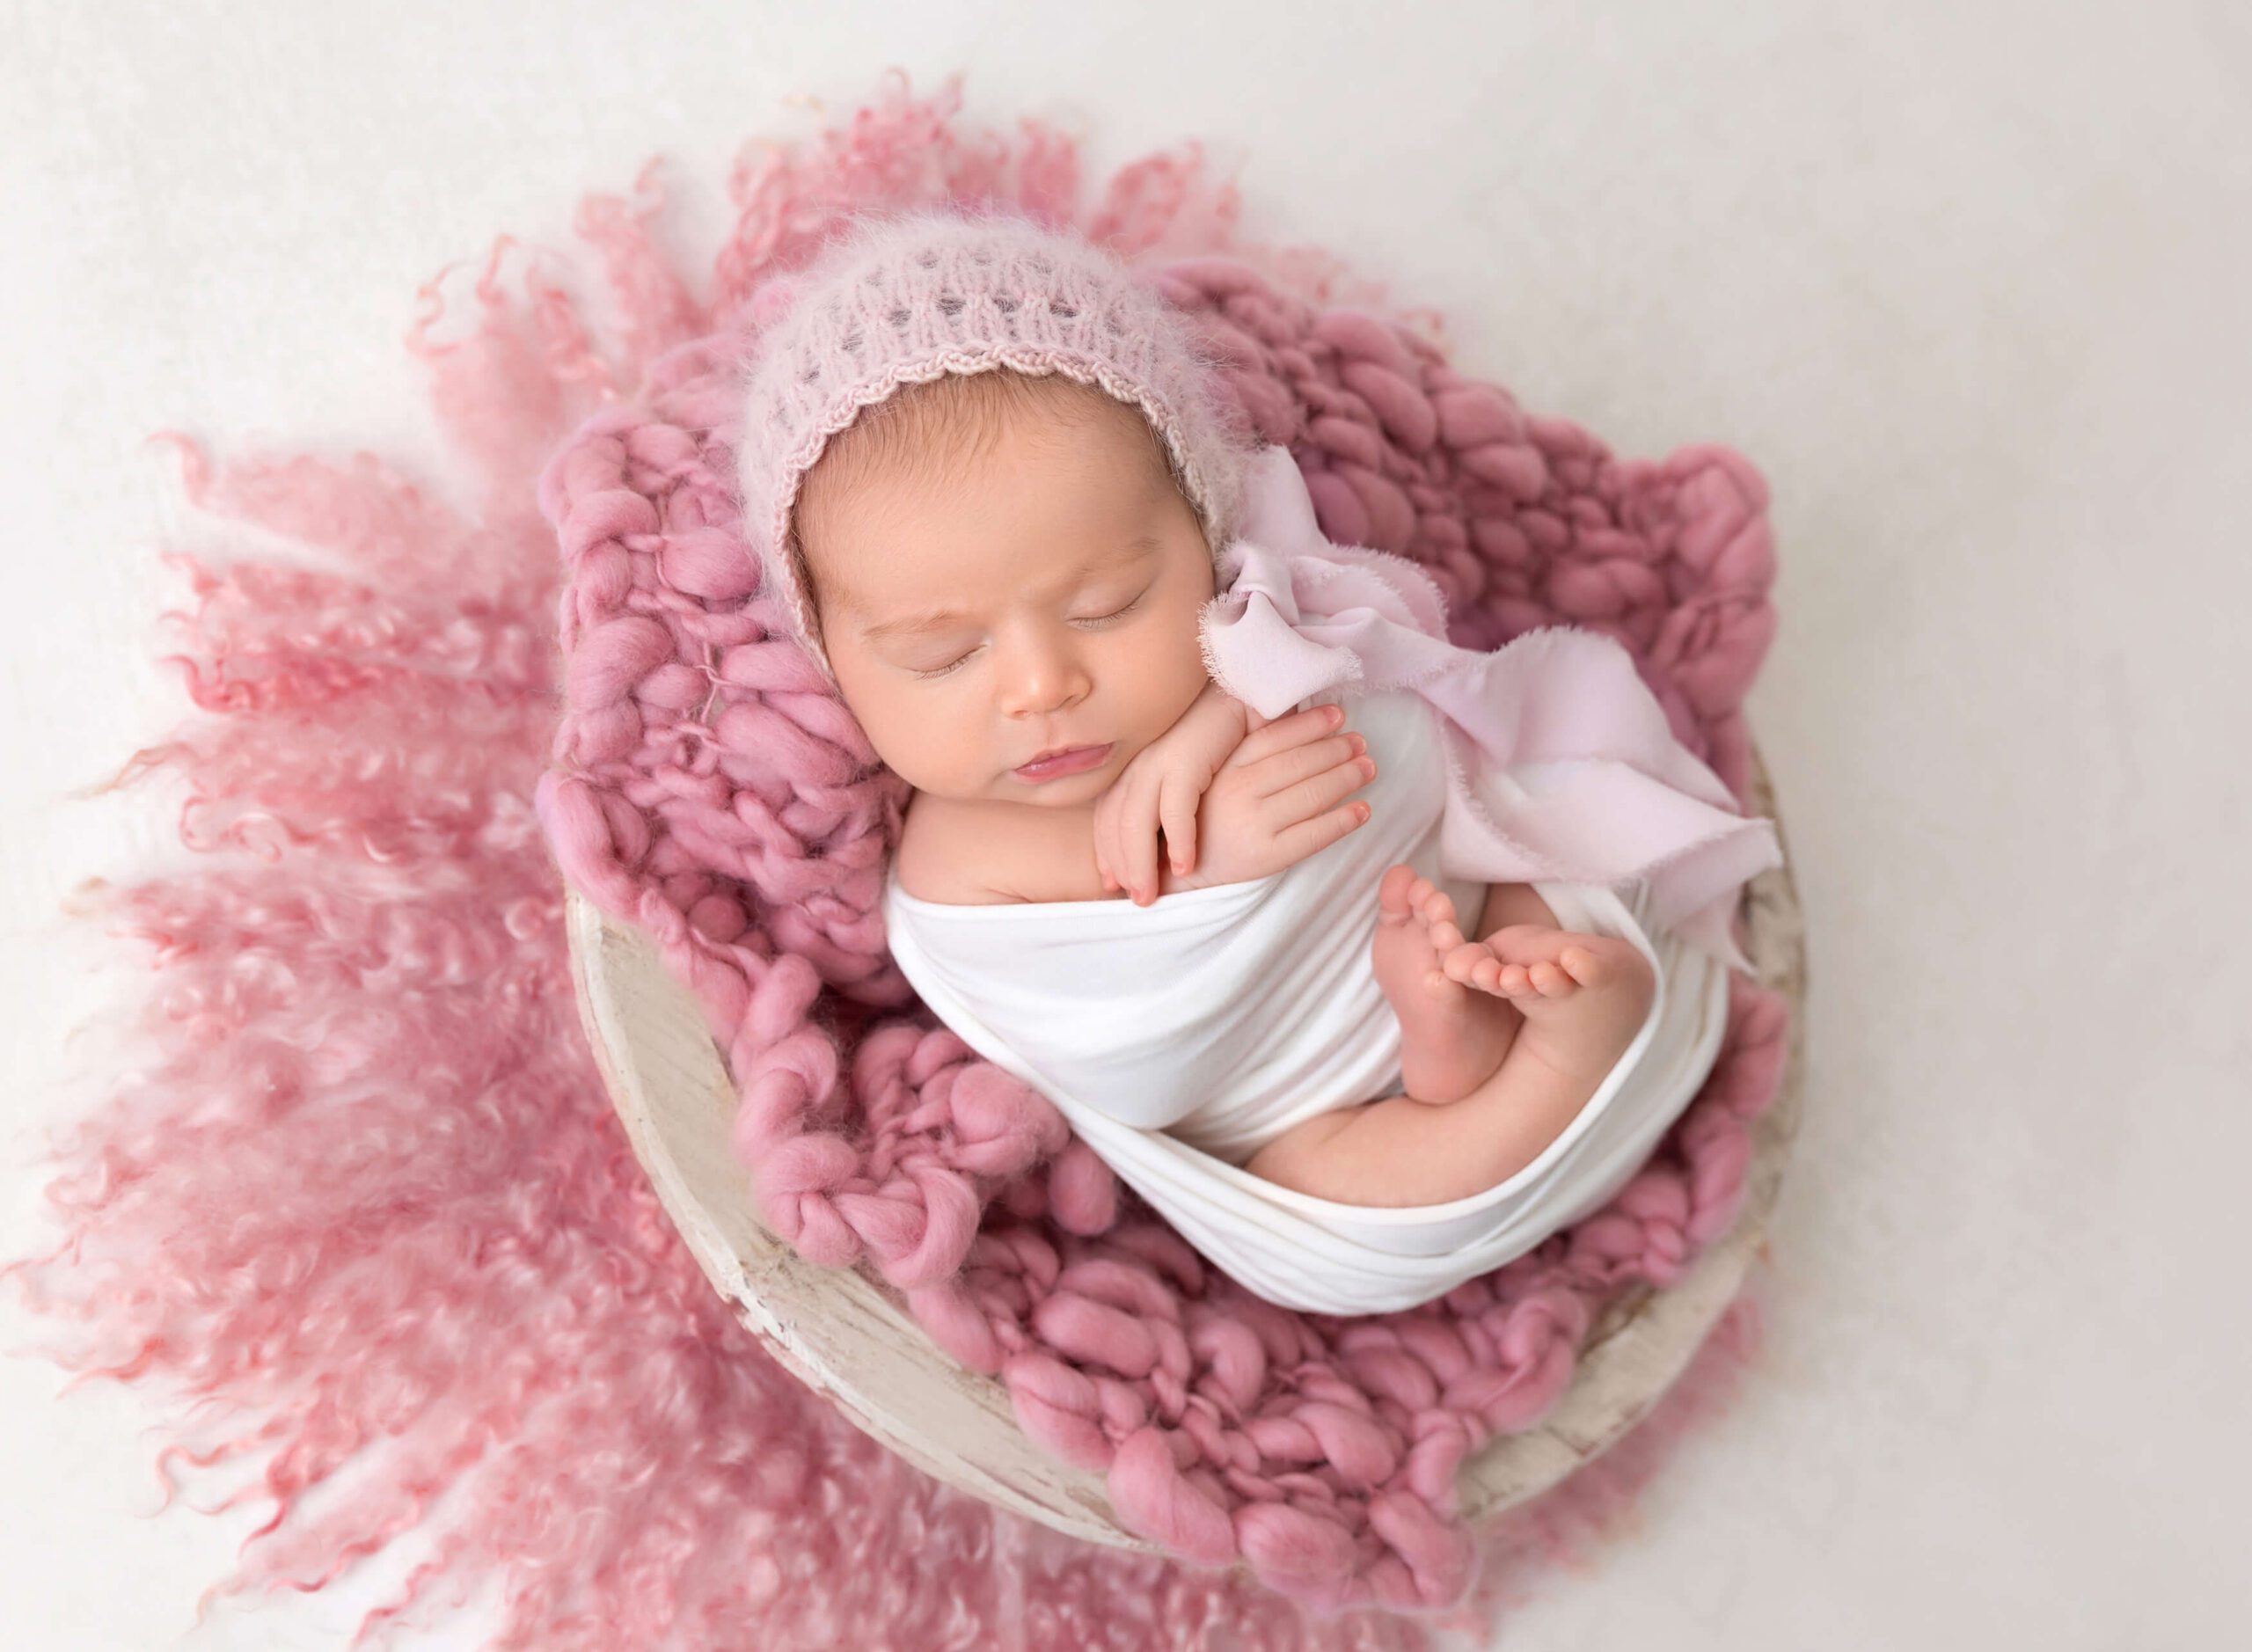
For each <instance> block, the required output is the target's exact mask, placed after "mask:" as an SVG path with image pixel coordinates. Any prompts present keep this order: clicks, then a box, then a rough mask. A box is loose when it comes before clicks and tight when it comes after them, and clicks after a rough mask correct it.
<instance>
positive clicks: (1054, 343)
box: [735, 208, 1248, 686]
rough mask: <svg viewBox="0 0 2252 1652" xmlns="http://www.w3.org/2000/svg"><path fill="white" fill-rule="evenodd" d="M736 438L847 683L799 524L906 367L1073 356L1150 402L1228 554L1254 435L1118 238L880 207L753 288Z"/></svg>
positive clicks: (1043, 362) (803, 627)
mask: <svg viewBox="0 0 2252 1652" xmlns="http://www.w3.org/2000/svg"><path fill="white" fill-rule="evenodd" d="M752 313H753V318H754V320H755V321H759V322H763V323H764V325H763V326H762V327H761V328H760V330H759V332H758V333H757V337H756V340H755V341H754V343H753V345H752V347H751V351H750V354H749V356H748V357H747V358H746V361H745V363H744V386H745V396H744V401H743V411H742V423H741V429H740V435H739V436H738V439H737V442H736V450H735V480H736V486H737V490H738V494H739V500H738V502H739V504H740V505H741V507H742V532H743V535H744V537H745V538H746V539H747V540H748V541H749V545H750V548H751V551H752V552H753V553H754V554H755V555H756V556H757V558H758V560H759V563H760V566H761V568H762V569H763V571H764V580H765V588H766V589H767V590H769V591H771V592H774V593H777V594H779V596H780V598H781V603H780V606H781V608H782V610H783V612H784V615H785V616H786V619H787V621H788V623H789V625H790V626H791V628H792V629H793V631H794V632H795V633H796V636H797V639H798V640H799V641H800V642H801V644H802V645H803V646H804V647H805V649H806V652H807V654H808V655H810V656H811V657H812V659H813V661H814V662H815V664H816V665H817V666H818V667H819V668H820V669H821V672H822V675H823V676H824V677H826V678H827V679H828V680H829V681H830V683H831V685H832V686H833V685H834V684H835V682H836V677H835V674H834V673H833V672H832V671H831V670H830V664H829V659H828V655H827V654H826V653H825V652H824V650H823V647H822V645H821V641H820V638H819V635H818V628H817V627H816V625H815V624H814V614H813V609H812V603H811V601H810V599H809V597H808V593H807V590H806V587H805V581H804V578H803V569H802V567H801V566H800V564H799V559H798V556H797V553H796V549H795V547H794V545H793V542H792V537H791V531H790V529H791V512H792V508H793V506H794V504H795V502H796V501H797V496H798V489H799V485H800V482H801V479H803V478H804V476H805V473H806V472H807V471H808V470H810V469H812V468H813V465H814V464H815V461H816V460H818V459H819V458H820V457H821V451H822V449H823V446H824V445H825V444H826V443H827V442H828V441H829V439H830V437H831V436H833V435H836V434H837V432H839V431H841V430H843V429H844V428H847V427H849V426H850V425H851V424H852V421H853V420H855V419H856V418H858V417H859V414H860V412H861V410H862V409H864V408H866V407H870V406H874V405H875V404H877V403H879V402H881V401H883V400H884V399H885V398H888V397H889V396H890V395H892V394H893V392H895V391H897V390H898V389H899V388H900V387H901V386H902V385H904V384H920V383H924V382H926V381H928V380H931V379H935V378H938V377H939V376H941V375H943V374H947V373H964V374H967V373H983V372H991V371H992V370H994V369H1001V368H1009V369H1015V370H1016V371H1018V372H1020V373H1023V374H1026V375H1027V376H1035V377H1036V376H1042V375H1046V374H1051V373H1061V374H1064V375H1065V376H1068V377H1071V378H1074V379H1077V380H1078V382H1079V383H1081V384H1086V385H1088V386H1090V387H1091V388H1093V389H1097V390H1100V391H1105V392H1107V393H1108V394H1109V395H1110V396H1112V397H1114V398H1116V399H1117V400H1119V401H1121V402H1123V403H1125V404H1126V405H1127V406H1131V407H1135V408H1137V409H1138V410H1139V411H1140V412H1141V413H1142V414H1143V415H1144V417H1145V418H1147V419H1148V420H1149V421H1150V425H1151V427H1152V428H1153V429H1154V430H1155V431H1156V432H1157V434H1158V435H1159V437H1160V438H1161V439H1162V440H1163V442H1164V443H1165V449H1166V456H1167V459H1168V462H1169V464H1170V468H1171V470H1172V472H1173V476H1174V481H1175V483H1176V484H1177V485H1178V486H1180V488H1181V493H1183V495H1184V496H1185V497H1186V498H1187V499H1188V502H1189V504H1190V505H1191V506H1192V507H1194V508H1195V511H1196V514H1197V516H1198V518H1199V520H1200V522H1201V523H1202V524H1203V530H1204V538H1205V542H1206V544H1207V545H1209V546H1210V549H1211V552H1212V556H1213V558H1214V560H1215V562H1216V563H1217V559H1218V558H1219V556H1220V552H1221V549H1222V547H1223V546H1224V545H1225V544H1226V543H1227V539H1228V537H1229V533H1230V530H1231V529H1232V525H1233V523H1234V521H1235V516H1236V512H1237V508H1238V506H1239V501H1240V498H1241V492H1242V485H1243V467H1244V464H1245V461H1246V459H1247V457H1248V450H1247V448H1246V447H1245V446H1243V445H1242V444H1241V442H1239V439H1238V438H1237V437H1236V436H1235V435H1233V425H1232V408H1231V406H1230V405H1229V404H1228V403H1227V402H1226V401H1225V399H1224V398H1222V397H1221V396H1220V395H1219V394H1218V393H1217V391H1216V389H1215V384H1216V378H1215V375H1214V368H1215V365H1216V364H1215V362H1213V361H1212V360H1211V359H1210V357H1209V356H1207V355H1204V354H1203V353H1202V351H1201V350H1200V347H1199V343H1198V340H1197V339H1196V338H1195V334H1194V333H1193V332H1192V331H1191V329H1190V327H1189V325H1188V323H1187V322H1186V321H1185V319H1184V318H1182V317H1181V316H1180V315H1179V314H1177V313H1176V312H1175V311H1173V310H1172V309H1171V308H1170V307H1169V306H1168V305H1167V304H1166V302H1165V300H1164V299H1163V298H1162V297H1161V296H1159V293H1158V292H1157V291H1156V289H1154V288H1153V287H1152V286H1151V285H1150V284H1148V283H1147V282H1145V281H1142V280H1141V279H1139V278H1137V276H1136V275H1135V274H1134V273H1133V272H1132V271H1131V270H1130V269H1129V268H1128V267H1126V266H1125V264H1123V263H1122V261H1121V260H1120V259H1118V258H1116V257H1115V255H1114V254H1112V253H1110V252H1108V251H1106V250H1105V249H1103V248H1100V247H1099V246H1097V245H1094V244H1093V242H1090V241H1088V240H1086V239H1085V238H1081V237H1078V236H1076V235H1072V234H1070V233H1066V232H1060V231H1056V230H1047V229H1044V228H1042V226H1040V225H1039V224H1036V223H1032V222H1030V221H1029V220H1027V219H1023V218H1016V217H1008V216H978V215H976V214H973V213H966V212H962V211H959V210H932V209H931V208H919V209H916V210H913V211H907V212H900V213H893V214H866V215H863V216H860V217H859V218H858V219H856V220H854V221H853V223H852V226H851V228H850V229H849V230H847V231H846V232H845V233H844V234H842V235H840V236H839V237H838V238H836V239H835V240H833V241H831V242H830V243H829V244H828V245H826V246H824V247H823V249H822V251H821V252H820V253H819V254H818V255H817V256H816V257H815V259H813V260H812V261H811V262H810V263H809V264H808V265H807V266H806V267H805V268H803V269H802V270H801V271H798V272H796V273H794V274H791V275H789V276H786V277H783V278H780V280H779V282H778V283H777V284H776V285H774V286H772V287H771V288H770V289H769V290H768V291H766V292H765V293H764V294H762V295H761V296H760V298H759V299H758V300H757V301H755V303H754V305H753V311H752Z"/></svg>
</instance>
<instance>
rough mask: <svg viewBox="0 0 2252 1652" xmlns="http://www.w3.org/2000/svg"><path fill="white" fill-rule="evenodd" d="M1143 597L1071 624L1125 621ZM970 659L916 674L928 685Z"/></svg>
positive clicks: (963, 657) (1144, 594)
mask: <svg viewBox="0 0 2252 1652" xmlns="http://www.w3.org/2000/svg"><path fill="white" fill-rule="evenodd" d="M1148 595H1149V593H1148V592H1147V591H1144V592H1143V593H1142V596H1148ZM1142 596H1137V597H1136V598H1135V599H1134V600H1133V601H1132V602H1130V603H1127V604H1126V606H1125V607H1123V608H1120V609H1115V610H1112V611H1111V612H1109V613H1108V614H1097V615H1095V616H1094V617H1093V618H1091V619H1075V620H1073V621H1072V622H1071V623H1072V624H1073V625H1108V624H1109V623H1110V622H1111V621H1112V620H1114V619H1123V618H1126V616H1127V615H1129V614H1130V613H1132V612H1133V611H1134V610H1136V609H1137V608H1139V607H1140V606H1141V605H1142ZM976 652H977V650H976V649H975V648H972V649H971V650H970V651H969V653H970V654H975V653H976ZM968 659H969V654H963V655H962V656H961V659H960V660H956V661H954V662H953V663H952V664H950V665H942V666H940V667H939V668H938V669H936V670H932V671H918V672H916V673H915V676H918V677H920V678H921V679H922V680H923V681H925V682H926V683H927V682H929V681H931V679H932V678H933V677H941V676H953V675H954V672H956V671H958V670H960V669H961V666H962V663H963V662H964V661H967V660H968Z"/></svg>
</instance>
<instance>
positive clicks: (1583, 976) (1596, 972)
mask: <svg viewBox="0 0 2252 1652" xmlns="http://www.w3.org/2000/svg"><path fill="white" fill-rule="evenodd" d="M1556 961H1557V963H1558V965H1559V966H1560V967H1561V969H1563V971H1564V973H1565V974H1566V975H1568V976H1571V978H1572V979H1573V980H1575V981H1576V982H1578V983H1580V985H1582V986H1583V987H1599V986H1601V985H1602V984H1603V983H1605V981H1607V980H1608V979H1610V976H1611V966H1610V964H1609V963H1608V962H1607V961H1605V959H1604V958H1603V956H1602V955H1601V954H1598V953H1592V952H1590V951H1589V950H1588V949H1587V948H1586V947H1565V948H1564V950H1563V951H1562V952H1561V954H1558V956H1557V959H1556Z"/></svg>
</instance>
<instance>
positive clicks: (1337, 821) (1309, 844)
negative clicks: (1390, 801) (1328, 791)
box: [1275, 803, 1369, 866]
mask: <svg viewBox="0 0 2252 1652" xmlns="http://www.w3.org/2000/svg"><path fill="white" fill-rule="evenodd" d="M1368 817H1369V806H1368V805H1367V804H1366V803H1348V804H1346V805H1345V807H1344V808H1334V809H1331V810H1330V811H1329V813H1327V815H1316V816H1314V818H1313V819H1312V820H1308V821H1300V822H1298V824H1297V825H1295V826H1292V827H1291V828H1289V829H1288V830H1284V831H1282V832H1278V833H1276V837H1275V845H1276V848H1277V849H1279V850H1281V851H1282V852H1283V853H1284V854H1286V855H1288V856H1289V857H1290V864H1291V865H1292V866H1296V865H1297V864H1298V862H1299V861H1301V860H1303V859H1305V858H1306V857H1307V856H1308V855H1310V854H1312V853H1314V852H1317V851H1319V850H1323V849H1327V848H1328V847H1329V845H1330V844H1334V843H1335V842H1336V841H1337V840H1338V839H1339V838H1340V837H1343V836H1344V835H1345V834H1346V833H1347V832H1349V831H1352V830H1356V829H1357V828H1358V827H1360V826H1361V825H1362V824H1363V823H1364V822H1366V821H1367V819H1368Z"/></svg>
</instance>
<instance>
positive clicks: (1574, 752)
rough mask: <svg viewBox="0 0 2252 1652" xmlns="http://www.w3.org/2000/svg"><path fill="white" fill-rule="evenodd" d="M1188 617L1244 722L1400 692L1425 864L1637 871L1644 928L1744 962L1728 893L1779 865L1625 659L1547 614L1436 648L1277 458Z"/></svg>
mask: <svg viewBox="0 0 2252 1652" xmlns="http://www.w3.org/2000/svg"><path fill="white" fill-rule="evenodd" d="M1218 573H1219V582H1220V594H1219V595H1218V596H1216V597H1215V598H1214V599H1213V600H1212V601H1211V602H1210V603H1207V604H1206V605H1205V608H1204V610H1203V616H1202V622H1201V631H1202V642H1203V654H1204V663H1205V667H1206V669H1208V670H1209V671H1210V673H1211V676H1212V680H1213V681H1214V682H1216V683H1218V684H1219V685H1220V686H1221V687H1222V688H1223V689H1225V690H1226V691H1228V692H1229V693H1230V694H1232V695H1234V696H1235V697H1236V698H1238V699H1239V700H1242V701H1243V702H1245V703H1246V704H1247V705H1250V706H1252V707H1253V708H1254V709H1255V710H1256V711H1258V712H1259V713H1260V714H1261V716H1265V717H1269V718H1272V717H1279V716H1281V715H1282V714H1283V713H1286V712H1288V711H1290V710H1291V708H1292V707H1293V706H1295V705H1298V704H1300V703H1301V702H1303V701H1305V700H1307V699H1309V698H1313V697H1315V696H1319V695H1324V694H1326V693H1327V691H1331V690H1334V689H1337V688H1339V687H1340V686H1341V685H1348V686H1350V687H1351V688H1353V689H1355V690H1357V691H1372V690H1378V689H1391V688H1404V689H1410V690H1413V691H1415V693H1417V694H1420V695H1421V696H1422V698H1424V699H1425V700H1427V701H1428V702H1429V704H1430V705H1431V706H1432V707H1433V709H1434V710H1436V711H1437V713H1439V719H1440V727H1441V730H1442V732H1443V733H1444V736H1445V739H1446V745H1447V751H1448V768H1449V771H1450V773H1449V778H1448V786H1447V798H1446V803H1445V814H1444V818H1443V820H1442V822H1441V825H1440V834H1439V843H1440V866H1441V869H1442V870H1443V871H1444V873H1445V874H1447V875H1448V876H1450V877H1465V878H1475V879H1480V880H1482V881H1486V882H1488V883H1526V882H1532V881H1536V880H1542V879H1546V880H1550V881H1559V882H1568V883H1590V884H1602V885H1605V886H1607V887H1612V888H1615V887H1616V886H1618V885H1620V884H1623V883H1627V882H1628V881H1636V880H1639V881H1641V882H1642V883H1643V885H1644V886H1645V892H1646V895H1647V898H1648V902H1649V904H1648V907H1647V909H1646V917H1645V921H1646V922H1648V923H1649V924H1652V925H1656V926H1659V927H1662V928H1664V929H1667V930H1670V931H1671V932H1673V933H1675V934H1677V935H1678V936H1679V937H1681V939H1683V940H1684V941H1685V942H1687V943H1688V944H1689V945H1691V946H1693V947H1697V948H1699V949H1700V950H1701V951H1704V952H1707V953H1709V954H1712V955H1713V956H1714V957H1715V958H1718V959H1720V960H1721V961H1722V962H1724V963H1726V964H1728V965H1729V966H1730V967H1731V968H1733V969H1742V970H1744V971H1745V972H1746V973H1747V974H1748V973H1749V972H1750V971H1751V961H1750V960H1749V959H1747V958H1746V957H1745V956H1744V954H1743V952H1742V951H1741V950H1740V949H1739V948H1738V947H1737V944H1736V939H1735V936H1734V934H1733V932H1732V930H1731V923H1732V920H1733V917H1734V915H1735V911H1736V908H1737V903H1738V901H1739V899H1740V898H1741V895H1742V890H1743V886H1744V883H1745V882H1746V881H1749V880H1750V879H1751V878H1753V877H1756V876H1758V874H1760V873H1761V872H1763V871H1765V870H1766V868H1768V867H1769V866H1780V864H1781V863H1782V849H1781V844H1780V840H1779V839H1778V838H1777V837H1776V834H1775V828H1774V822H1773V821H1770V820H1766V819H1760V818H1747V817H1746V816H1744V815H1743V814H1742V813H1740V812H1739V810H1738V808H1737V802H1736V800H1735V798H1734V797H1733V796H1732V795H1731V794H1730V793H1729V789H1728V787H1727V786H1725V785H1723V784H1722V781H1721V778H1720V777H1719V776H1718V775H1716V774H1715V773H1714V772H1713V771H1712V770H1711V769H1709V768H1707V766H1706V765H1705V764H1704V763H1702V762H1701V761H1700V760H1699V758H1698V757H1696V755H1695V754H1694V753H1693V752H1691V751H1690V750H1689V749H1688V748H1686V747H1685V746H1684V745H1682V744H1681V742H1679V741H1678V740H1677V739H1676V738H1675V737H1674V735H1673V731H1672V729H1671V727H1670V726H1669V725H1668V723H1667V721H1666V717H1665V711H1664V708H1663V706H1661V705H1659V704H1658V702H1657V698H1656V695H1654V694H1652V693H1651V692H1650V691H1649V687H1648V685H1647V684H1645V683H1643V681H1642V679H1641V676H1640V674H1639V673H1638V672H1637V671H1636V669H1635V667H1634V657H1633V656H1632V655H1631V654H1628V653H1627V650H1626V649H1625V648H1624V647H1621V646H1620V644H1619V643H1618V642H1617V641H1615V640H1612V638H1610V637H1607V636H1605V635H1604V634H1602V633H1601V632H1592V631H1583V630H1580V629H1577V628H1576V627H1573V626H1569V625H1546V626H1541V627H1539V628H1538V629H1536V630H1532V631H1528V632H1524V633H1523V634H1521V635H1519V636H1517V637H1515V638H1512V639H1511V640H1510V641H1509V642H1508V643H1506V644H1504V645H1503V647H1500V648H1497V649H1495V650H1493V651H1491V652H1481V651H1479V650H1476V649H1472V648H1464V647H1457V646H1456V645H1455V644H1453V643H1451V642H1450V641H1448V640H1447V634H1446V602H1445V598H1444V596H1442V595H1441V593H1440V591H1439V588H1438V587H1437V585H1436V584H1434V583H1433V582H1432V581H1431V579H1430V576H1429V575H1428V574H1425V573H1424V572H1423V571H1422V568H1420V567H1417V566H1416V565H1415V563H1414V562H1412V561H1410V560H1408V559H1407V558H1405V557H1400V556H1394V555H1393V554H1391V553H1390V552H1383V551H1373V550H1370V549H1367V548H1365V547H1363V546H1348V545H1334V544H1332V543H1331V542H1330V541H1328V540H1327V539H1326V538H1324V537H1322V533H1321V529H1320V524H1319V523H1318V522H1317V520H1316V517H1315V515H1314V507H1313V499H1312V495H1311V494H1310V493H1308V492H1307V490H1306V486H1305V478H1304V477H1303V476H1302V475H1300V474H1299V471H1298V464H1297V462H1296V461H1294V460H1293V459H1292V458H1291V455H1290V450H1288V449H1286V448H1283V447H1279V446H1270V447H1269V448H1267V449H1265V450H1262V451H1261V453H1260V454H1259V455H1258V456H1257V457H1256V458H1255V459H1254V461H1253V462H1252V464H1251V467H1250V471H1249V474H1248V476H1247V480H1246V488H1245V497H1244V501H1243V512H1242V516H1241V527H1240V529H1239V532H1238V535H1237V537H1235V538H1234V539H1233V540H1232V542H1231V543H1230V544H1229V545H1228V546H1227V547H1226V549H1225V552H1223V554H1222V556H1221V558H1220V563H1219V570H1218Z"/></svg>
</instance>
